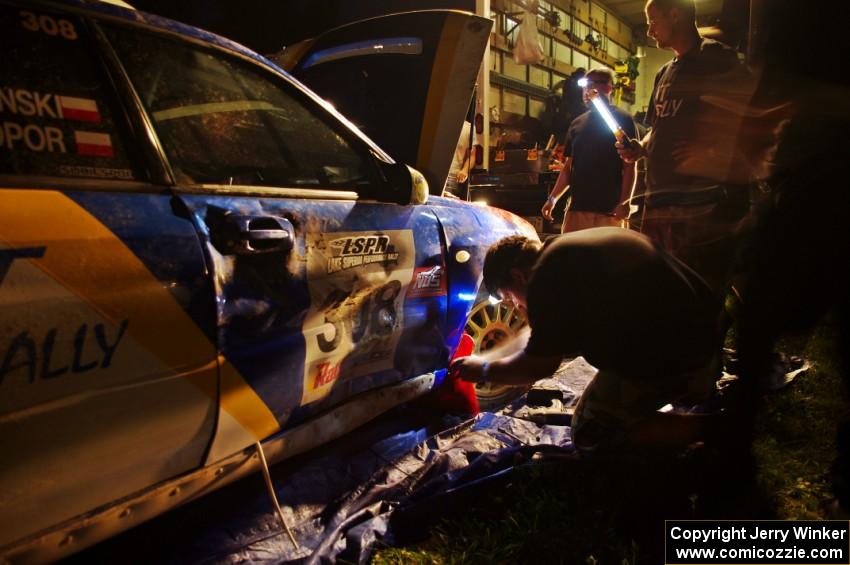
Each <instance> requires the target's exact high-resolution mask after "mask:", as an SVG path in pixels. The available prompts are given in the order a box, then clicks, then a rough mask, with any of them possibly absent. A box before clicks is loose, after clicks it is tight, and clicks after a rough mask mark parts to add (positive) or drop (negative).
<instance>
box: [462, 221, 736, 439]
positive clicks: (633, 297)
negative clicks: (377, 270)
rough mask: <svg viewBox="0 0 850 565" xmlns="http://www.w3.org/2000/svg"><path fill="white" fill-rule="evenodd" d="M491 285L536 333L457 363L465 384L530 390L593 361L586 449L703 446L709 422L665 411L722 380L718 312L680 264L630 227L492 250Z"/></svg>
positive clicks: (512, 242) (511, 242)
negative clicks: (574, 360) (515, 347)
mask: <svg viewBox="0 0 850 565" xmlns="http://www.w3.org/2000/svg"><path fill="white" fill-rule="evenodd" d="M484 284H485V285H486V286H487V289H488V290H489V291H490V292H491V293H493V294H496V295H501V296H503V297H505V298H506V299H508V300H510V301H512V302H513V303H515V304H516V305H517V307H518V308H519V309H520V310H522V311H525V312H526V314H527V317H528V322H529V325H530V327H531V337H530V338H529V341H528V343H527V345H526V346H525V349H524V351H521V352H519V353H516V354H514V355H511V356H509V357H506V358H504V359H499V360H494V361H492V362H487V361H485V360H483V359H482V358H478V357H469V358H465V359H462V360H458V361H456V362H455V364H454V365H453V366H452V368H453V369H456V370H458V372H459V374H460V376H461V378H463V379H465V380H469V381H473V382H487V383H490V382H493V383H499V384H525V383H530V382H534V381H536V380H538V379H540V378H543V377H546V376H549V375H551V374H553V373H554V372H555V371H556V370H557V368H558V366H559V365H560V363H561V360H562V359H563V358H564V357H572V356H578V355H582V356H584V358H585V359H586V360H587V361H588V362H589V363H591V364H592V365H593V366H594V367H596V368H597V369H598V373H597V374H596V376H595V377H594V378H593V380H592V381H591V383H590V384H589V385H588V387H587V388H586V389H585V392H584V393H583V394H582V397H581V399H580V400H579V403H578V406H577V408H576V412H575V415H574V417H573V425H572V431H573V441H574V443H575V445H576V446H577V447H578V448H579V449H580V450H581V451H583V452H593V451H604V450H606V449H608V448H612V447H622V446H626V445H629V444H643V443H648V444H654V445H658V444H672V445H679V444H681V445H687V444H688V443H690V442H691V441H694V440H696V439H698V438H699V435H700V433H702V431H703V429H702V428H703V424H704V422H702V421H700V420H699V417H696V416H683V415H681V414H663V413H660V412H658V409H660V408H662V407H663V406H665V405H666V404H668V403H673V402H688V403H693V404H695V403H698V402H700V401H704V400H706V399H707V398H708V397H709V396H710V394H711V391H713V389H714V381H715V379H716V377H717V376H718V374H717V372H718V371H717V365H716V363H717V359H716V357H717V356H716V353H717V352H718V351H719V348H718V343H717V339H716V335H717V331H716V320H717V314H718V311H719V304H718V303H717V301H716V299H715V295H714V294H713V293H712V292H711V290H710V289H709V287H708V286H707V285H706V284H705V282H704V281H703V280H702V279H701V278H700V277H699V275H697V274H696V273H695V272H694V271H692V270H691V269H690V268H688V267H687V266H686V265H685V264H683V263H682V262H681V261H679V260H677V259H675V258H674V257H673V256H671V255H669V254H667V253H665V252H664V251H662V250H661V249H660V248H659V247H658V246H657V244H655V243H654V242H652V241H651V240H649V239H648V238H646V237H645V236H642V235H640V234H638V233H635V232H632V231H629V230H622V229H619V228H595V229H588V230H583V231H580V232H576V233H570V234H565V235H562V236H560V237H556V238H552V239H550V240H548V241H547V242H546V245H545V246H541V245H540V243H538V242H536V241H532V240H529V239H527V238H524V237H521V236H512V237H509V238H506V239H503V240H501V241H500V242H498V243H497V244H496V245H494V246H493V247H492V248H491V249H490V250H489V251H488V253H487V258H486V260H485V263H484ZM634 320H642V322H641V327H639V328H637V327H635V325H634ZM683 418H684V419H683ZM695 418H696V419H695Z"/></svg>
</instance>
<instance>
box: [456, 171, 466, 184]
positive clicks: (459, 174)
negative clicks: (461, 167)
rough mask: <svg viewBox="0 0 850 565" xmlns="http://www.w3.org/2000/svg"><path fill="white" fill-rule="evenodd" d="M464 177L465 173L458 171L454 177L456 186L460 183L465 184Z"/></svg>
mask: <svg viewBox="0 0 850 565" xmlns="http://www.w3.org/2000/svg"><path fill="white" fill-rule="evenodd" d="M466 177H467V175H466V171H458V172H457V175H455V180H456V181H457V183H458V184H460V183H462V182H466Z"/></svg>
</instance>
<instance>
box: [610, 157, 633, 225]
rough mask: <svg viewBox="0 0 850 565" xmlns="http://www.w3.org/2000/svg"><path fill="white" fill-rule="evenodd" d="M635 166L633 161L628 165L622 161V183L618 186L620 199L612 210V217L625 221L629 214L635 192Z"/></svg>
mask: <svg viewBox="0 0 850 565" xmlns="http://www.w3.org/2000/svg"><path fill="white" fill-rule="evenodd" d="M636 166H637V165H635V163H634V161H632V162H631V163H628V162H626V161H623V173H622V175H623V182H622V183H621V185H620V199H619V200H618V201H617V202H618V204H617V206H616V207H615V208H614V217H615V218H617V219H618V220H625V219H627V218H628V217H629V214H630V213H631V203H632V194H633V193H634V190H635V167H636Z"/></svg>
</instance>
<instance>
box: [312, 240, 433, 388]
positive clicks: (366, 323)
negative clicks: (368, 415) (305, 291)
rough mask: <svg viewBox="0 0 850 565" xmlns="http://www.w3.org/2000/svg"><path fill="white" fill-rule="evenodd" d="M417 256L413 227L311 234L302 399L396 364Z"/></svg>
mask: <svg viewBox="0 0 850 565" xmlns="http://www.w3.org/2000/svg"><path fill="white" fill-rule="evenodd" d="M415 255H416V253H415V250H414V245H413V232H412V231H411V230H393V231H387V232H383V233H375V232H365V233H364V232H350V233H314V234H308V235H307V282H308V288H309V291H310V309H309V310H308V312H307V315H306V317H305V319H304V325H303V327H302V332H303V333H304V339H305V343H306V358H305V360H304V389H303V394H302V398H301V402H302V404H308V403H310V402H315V401H318V400H321V399H323V398H324V397H325V396H327V395H328V394H330V392H331V390H332V388H333V387H334V386H335V385H338V384H339V383H342V382H345V381H347V380H349V379H353V378H357V377H360V376H363V375H370V374H373V373H376V372H379V371H382V370H387V369H392V368H393V359H394V356H395V349H396V344H397V342H398V338H399V335H400V334H401V330H402V328H403V322H404V320H403V312H404V310H403V304H404V299H405V296H406V291H407V286H408V285H409V284H410V282H411V279H412V277H413V262H414V259H415Z"/></svg>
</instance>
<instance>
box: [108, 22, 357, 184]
mask: <svg viewBox="0 0 850 565" xmlns="http://www.w3.org/2000/svg"><path fill="white" fill-rule="evenodd" d="M106 31H107V35H108V37H109V38H110V41H112V42H113V44H114V47H115V50H116V51H117V52H118V55H119V57H120V58H121V60H122V62H123V64H124V66H125V68H126V69H127V72H128V74H129V75H130V78H131V80H132V81H133V84H134V86H135V88H136V90H137V91H138V93H139V96H140V97H141V99H142V103H143V104H144V106H145V108H146V109H147V111H148V113H149V114H150V116H151V119H152V121H153V124H154V127H155V129H156V132H157V135H158V136H159V138H160V141H161V143H162V144H163V146H164V149H165V152H166V154H167V156H168V159H169V161H170V163H171V167H172V169H173V170H174V172H175V175H176V176H177V177H178V182H184V183H195V184H238V185H263V186H284V187H305V188H340V189H343V188H344V189H352V188H354V186H355V184H356V183H358V182H359V181H363V180H364V179H366V178H367V173H368V171H370V170H371V169H370V168H369V167H370V164H369V157H368V153H367V152H365V151H364V152H362V153H361V152H358V151H357V150H356V149H355V148H354V147H353V146H352V145H351V144H350V143H349V142H348V141H347V140H346V139H345V138H344V137H343V135H341V133H340V131H337V130H335V129H334V128H333V127H332V126H330V125H328V123H327V122H325V121H323V120H322V119H320V118H319V117H318V114H317V113H314V112H313V111H312V109H311V108H309V107H308V104H312V102H310V101H309V100H308V99H307V97H306V96H304V95H302V94H299V93H297V92H295V89H294V87H289V88H287V87H288V86H289V85H285V83H284V81H283V80H282V79H279V78H278V77H275V76H274V75H273V74H272V73H267V72H265V71H263V70H262V69H258V68H256V67H255V66H254V65H253V64H251V63H249V62H247V61H243V60H241V59H239V58H237V57H230V56H227V55H226V54H223V53H221V52H218V51H214V50H207V49H204V48H202V47H199V46H196V45H194V44H191V43H188V42H181V41H177V40H173V39H172V38H169V37H163V36H159V35H155V34H151V33H146V32H141V31H138V30H133V29H127V28H122V27H114V28H107V29H106Z"/></svg>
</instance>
